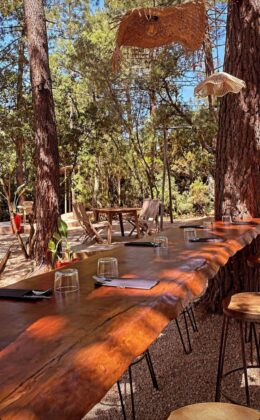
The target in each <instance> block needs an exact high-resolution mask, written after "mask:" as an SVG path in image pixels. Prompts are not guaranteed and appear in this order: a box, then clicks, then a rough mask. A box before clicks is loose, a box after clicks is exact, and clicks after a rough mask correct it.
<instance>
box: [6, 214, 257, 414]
mask: <svg viewBox="0 0 260 420" xmlns="http://www.w3.org/2000/svg"><path fill="white" fill-rule="evenodd" d="M255 221H256V222H258V223H260V220H259V219H255ZM200 232H201V235H207V234H209V235H210V236H211V234H212V232H210V233H207V232H204V231H200ZM213 232H214V234H216V235H218V236H221V237H223V238H225V242H218V243H192V244H191V243H188V244H187V243H185V241H184V239H183V230H182V229H179V228H172V229H169V230H167V231H166V232H164V233H163V234H166V235H167V236H168V238H169V248H168V251H163V250H160V251H158V250H156V249H153V248H138V247H125V246H124V245H122V246H119V247H118V248H116V249H114V250H113V251H107V252H105V253H102V256H105V255H106V256H115V257H117V258H118V261H119V271H120V275H121V276H125V277H138V278H147V279H151V278H152V279H159V280H160V283H159V284H158V285H157V286H156V287H154V288H153V289H151V290H148V291H147V290H137V289H135V290H134V289H118V288H112V287H100V288H98V289H94V282H93V279H92V276H93V275H94V274H95V273H96V266H97V259H98V258H100V254H99V255H95V256H92V257H90V258H88V259H86V260H84V261H83V262H80V263H77V264H73V267H75V268H77V269H78V270H79V277H80V291H79V292H78V293H71V294H69V295H66V296H62V295H59V296H58V295H56V296H54V297H53V298H52V299H50V300H48V301H47V300H43V301H38V302H21V301H11V300H7V299H6V300H4V299H2V300H0V350H1V351H0V384H1V385H0V418H1V420H5V419H12V420H14V419H16V418H17V419H19V420H31V419H52V420H56V419H57V420H60V419H61V418H62V419H64V420H65V419H70V420H71V419H73V420H76V419H81V418H82V417H83V416H84V414H85V413H86V412H87V411H89V410H90V409H91V408H92V407H93V406H94V405H95V404H96V403H97V402H98V401H100V399H101V398H102V397H103V396H104V395H105V394H106V392H107V391H108V390H109V389H110V387H111V386H112V385H113V384H114V383H115V381H116V380H117V379H119V378H120V376H121V375H122V373H123V372H124V371H125V370H126V368H127V366H128V365H129V364H130V363H131V362H132V361H133V360H134V358H135V357H136V356H138V355H139V354H141V353H142V352H143V351H144V350H146V349H147V348H148V347H149V345H150V344H151V343H152V342H153V341H154V340H155V339H156V338H157V337H158V336H159V334H160V332H161V331H162V330H163V329H164V328H165V327H166V326H167V324H168V323H169V322H170V320H172V319H174V318H176V317H177V316H178V314H179V313H180V311H181V310H182V308H183V306H185V304H186V303H188V302H189V301H191V300H192V299H194V298H195V297H197V296H199V295H200V294H202V293H203V291H204V290H205V287H206V284H207V281H208V279H210V278H212V277H213V276H214V275H215V274H216V273H217V271H218V270H219V268H220V267H221V266H224V265H225V264H226V263H227V261H228V259H229V258H230V257H231V256H232V255H234V254H235V253H236V252H237V251H238V250H239V249H242V248H243V247H244V246H246V245H247V244H249V243H250V242H251V241H252V240H253V239H254V238H256V237H257V236H258V234H259V233H260V224H258V225H256V226H233V225H232V226H225V225H223V224H222V223H216V224H215V225H214V231H213ZM53 281H54V272H50V273H46V274H42V275H39V276H35V277H33V278H30V279H27V280H24V281H21V282H19V283H16V284H14V285H12V286H11V287H13V288H21V289H22V288H30V289H35V288H38V289H45V288H49V287H52V286H53Z"/></svg>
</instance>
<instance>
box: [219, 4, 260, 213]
mask: <svg viewBox="0 0 260 420" xmlns="http://www.w3.org/2000/svg"><path fill="white" fill-rule="evenodd" d="M259 45H260V2H259V0H238V1H233V0H230V1H229V5H228V18H227V39H226V51H225V60H224V71H225V72H227V73H230V74H232V75H233V76H236V77H238V78H240V79H242V80H244V81H245V83H246V88H245V89H243V90H242V92H240V93H239V94H231V93H230V94H228V95H226V96H225V97H224V98H223V99H222V100H221V106H220V116H219V131H218V138H217V155H216V194H215V217H216V220H219V219H221V216H222V215H223V214H231V215H233V216H239V217H241V216H243V215H246V216H252V217H260V194H259V191H260V171H259V165H260V107H259V103H260V65H259V63H260V48H259Z"/></svg>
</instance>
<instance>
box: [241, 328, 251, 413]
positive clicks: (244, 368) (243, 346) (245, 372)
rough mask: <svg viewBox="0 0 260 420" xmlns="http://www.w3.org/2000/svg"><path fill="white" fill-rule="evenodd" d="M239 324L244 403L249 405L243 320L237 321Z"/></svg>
mask: <svg viewBox="0 0 260 420" xmlns="http://www.w3.org/2000/svg"><path fill="white" fill-rule="evenodd" d="M239 324H240V341H241V352H242V359H243V371H244V375H245V388H246V404H247V406H248V407H250V396H249V387H248V376H247V365H246V352H245V342H244V329H243V321H239Z"/></svg>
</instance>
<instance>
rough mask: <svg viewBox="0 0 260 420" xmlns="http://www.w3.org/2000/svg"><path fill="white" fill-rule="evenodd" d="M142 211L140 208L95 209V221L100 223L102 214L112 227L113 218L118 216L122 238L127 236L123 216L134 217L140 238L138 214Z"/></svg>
mask: <svg viewBox="0 0 260 420" xmlns="http://www.w3.org/2000/svg"><path fill="white" fill-rule="evenodd" d="M140 210H141V209H140V208H138V207H106V208H100V209H93V212H94V215H95V219H96V221H97V222H98V221H99V216H100V214H105V215H106V216H107V218H108V221H109V223H110V224H111V226H112V223H113V217H114V216H118V217H119V223H120V229H121V235H122V236H125V231H124V223H123V214H127V215H128V216H129V215H130V216H132V217H133V219H134V221H135V225H136V231H137V237H138V238H140V228H139V224H138V212H139V211H140Z"/></svg>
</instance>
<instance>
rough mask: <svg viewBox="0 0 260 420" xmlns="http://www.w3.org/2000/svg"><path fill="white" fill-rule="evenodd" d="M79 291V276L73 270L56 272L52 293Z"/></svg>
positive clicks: (76, 271)
mask: <svg viewBox="0 0 260 420" xmlns="http://www.w3.org/2000/svg"><path fill="white" fill-rule="evenodd" d="M78 290H79V274H78V270H76V269H75V268H67V269H65V270H61V271H56V273H55V279H54V292H56V293H71V292H77V291H78Z"/></svg>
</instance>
